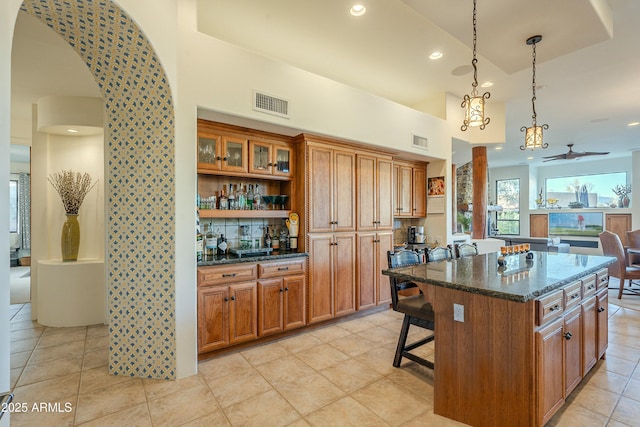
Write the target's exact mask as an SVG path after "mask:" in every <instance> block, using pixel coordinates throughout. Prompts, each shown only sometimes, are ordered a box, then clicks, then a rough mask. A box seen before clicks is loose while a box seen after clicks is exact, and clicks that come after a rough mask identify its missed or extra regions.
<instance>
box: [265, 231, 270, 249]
mask: <svg viewBox="0 0 640 427" xmlns="http://www.w3.org/2000/svg"><path fill="white" fill-rule="evenodd" d="M264 247H265V248H270V247H271V234H269V227H267V228H266V232H265V233H264Z"/></svg>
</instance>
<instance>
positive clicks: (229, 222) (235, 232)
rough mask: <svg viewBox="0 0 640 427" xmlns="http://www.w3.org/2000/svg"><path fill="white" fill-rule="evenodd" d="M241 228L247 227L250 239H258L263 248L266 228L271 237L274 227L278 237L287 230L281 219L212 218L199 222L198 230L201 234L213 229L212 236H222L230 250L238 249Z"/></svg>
mask: <svg viewBox="0 0 640 427" xmlns="http://www.w3.org/2000/svg"><path fill="white" fill-rule="evenodd" d="M242 226H246V227H248V230H249V236H250V238H251V239H254V240H255V239H258V240H259V242H260V246H261V247H262V246H264V233H265V229H266V227H269V232H270V234H271V235H272V236H273V235H274V230H273V229H274V227H275V228H276V232H277V233H278V235H280V232H281V231H282V230H286V229H287V226H286V225H285V223H284V219H282V218H213V219H201V220H200V230H201V231H202V233H203V234H205V231H206V230H209V229H210V228H211V227H213V233H214V234H216V235H218V236H219V235H220V234H224V237H225V238H226V239H227V244H228V247H229V248H230V249H231V248H239V247H240V240H241V236H242V231H241V228H240V227H242Z"/></svg>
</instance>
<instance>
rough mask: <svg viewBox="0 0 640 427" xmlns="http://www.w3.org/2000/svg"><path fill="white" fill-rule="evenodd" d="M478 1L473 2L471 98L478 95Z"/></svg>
mask: <svg viewBox="0 0 640 427" xmlns="http://www.w3.org/2000/svg"><path fill="white" fill-rule="evenodd" d="M476 1H477V0H473V59H472V60H471V65H473V83H471V86H473V89H472V91H471V96H477V95H478V90H477V88H478V67H477V65H476V64H477V63H478V59H477V58H476V54H477V52H478V48H477V44H478V32H477V30H476V26H477V25H478V17H477V12H476Z"/></svg>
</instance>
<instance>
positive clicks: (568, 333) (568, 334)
mask: <svg viewBox="0 0 640 427" xmlns="http://www.w3.org/2000/svg"><path fill="white" fill-rule="evenodd" d="M572 336H573V334H571V332H567V333H566V334H564V338H565V339H566V340H570V339H571V337H572Z"/></svg>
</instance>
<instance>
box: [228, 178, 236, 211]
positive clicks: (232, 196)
mask: <svg viewBox="0 0 640 427" xmlns="http://www.w3.org/2000/svg"><path fill="white" fill-rule="evenodd" d="M228 199H229V209H236V208H237V205H236V193H235V190H234V189H233V184H231V183H229V196H228Z"/></svg>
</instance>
